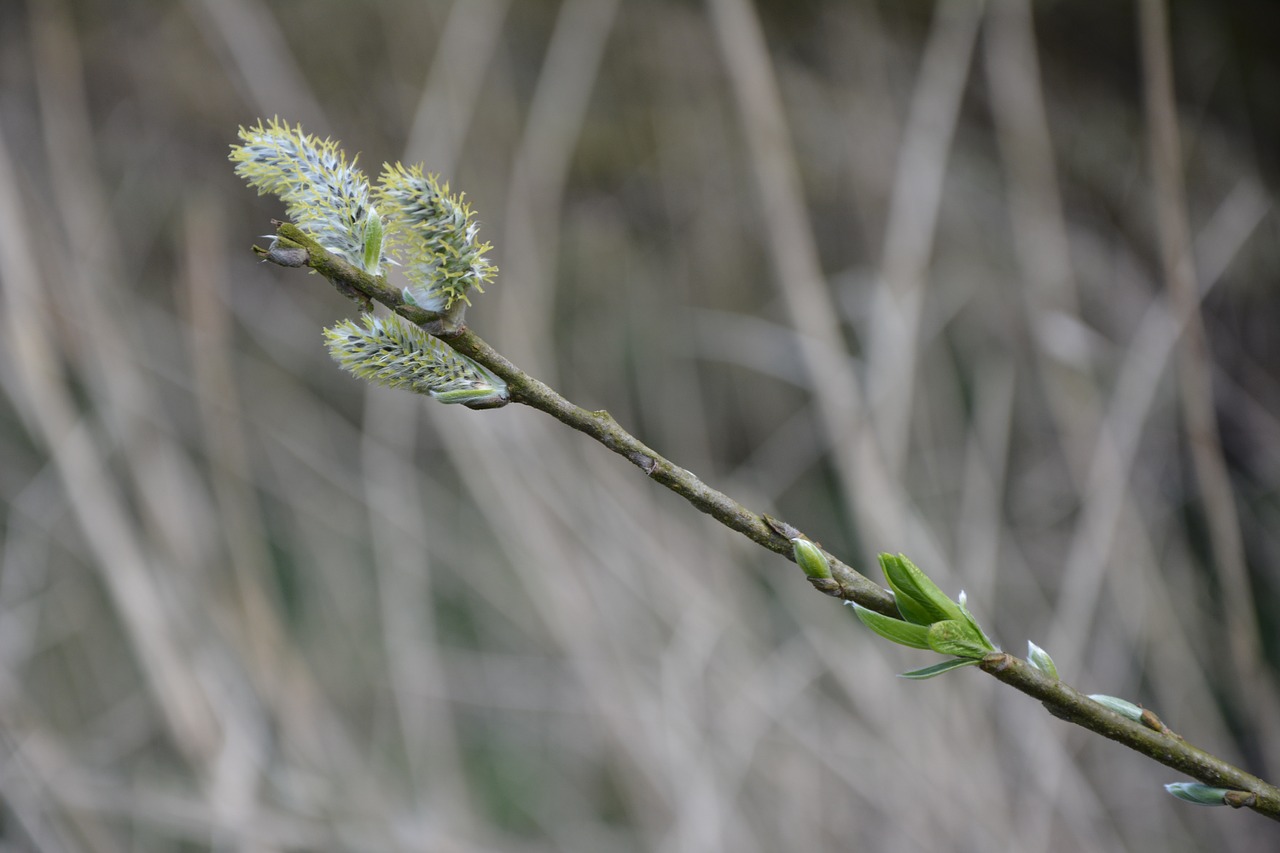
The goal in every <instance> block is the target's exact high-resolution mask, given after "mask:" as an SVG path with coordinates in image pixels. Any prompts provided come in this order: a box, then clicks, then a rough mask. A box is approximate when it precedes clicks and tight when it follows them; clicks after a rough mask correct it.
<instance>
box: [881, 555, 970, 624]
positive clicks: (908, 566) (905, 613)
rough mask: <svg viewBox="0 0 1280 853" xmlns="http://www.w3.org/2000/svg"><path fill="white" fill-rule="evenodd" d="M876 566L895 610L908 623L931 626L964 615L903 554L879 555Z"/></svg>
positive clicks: (960, 617)
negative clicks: (878, 565)
mask: <svg viewBox="0 0 1280 853" xmlns="http://www.w3.org/2000/svg"><path fill="white" fill-rule="evenodd" d="M880 568H881V570H883V571H884V577H885V580H887V581H888V582H889V588H890V589H892V590H893V595H894V598H895V599H896V600H897V603H898V612H899V613H901V614H902V618H903V619H905V620H907V621H908V622H912V623H914V624H916V625H932V624H933V623H934V622H941V621H943V620H946V619H963V618H964V614H963V613H962V612H961V610H960V608H959V607H958V606H957V605H956V603H955V602H954V601H952V600H951V599H950V598H948V597H947V596H946V594H945V593H943V591H942V590H941V589H939V588H938V585H937V584H935V583H934V582H933V581H931V580H929V578H928V577H927V576H926V575H925V573H924V572H922V571H920V570H919V569H918V568H916V565H915V564H914V563H912V562H911V561H910V560H908V559H907V558H906V557H905V556H904V555H902V554H898V555H897V556H896V557H895V556H894V555H892V554H881V555H880Z"/></svg>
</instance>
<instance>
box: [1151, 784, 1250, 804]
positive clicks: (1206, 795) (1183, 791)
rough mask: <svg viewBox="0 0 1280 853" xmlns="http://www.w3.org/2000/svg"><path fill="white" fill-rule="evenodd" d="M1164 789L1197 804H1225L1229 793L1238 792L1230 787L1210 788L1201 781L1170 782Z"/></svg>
mask: <svg viewBox="0 0 1280 853" xmlns="http://www.w3.org/2000/svg"><path fill="white" fill-rule="evenodd" d="M1164 789H1165V790H1166V791H1168V792H1169V793H1170V794H1173V795H1174V796H1175V797H1177V798H1178V799H1180V800H1185V801H1186V802H1188V803H1195V804H1196V805H1197V806H1225V805H1226V804H1227V797H1228V796H1229V795H1231V794H1235V793H1240V792H1237V791H1232V790H1231V789H1230V788H1211V787H1210V786H1208V785H1205V784H1204V783H1202V782H1170V783H1169V784H1167V785H1165V786H1164Z"/></svg>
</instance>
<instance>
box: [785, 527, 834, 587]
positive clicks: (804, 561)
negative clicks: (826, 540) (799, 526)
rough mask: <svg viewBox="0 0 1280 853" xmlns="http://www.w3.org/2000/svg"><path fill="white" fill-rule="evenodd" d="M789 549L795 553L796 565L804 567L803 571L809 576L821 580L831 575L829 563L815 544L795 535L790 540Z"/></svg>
mask: <svg viewBox="0 0 1280 853" xmlns="http://www.w3.org/2000/svg"><path fill="white" fill-rule="evenodd" d="M791 549H792V552H793V553H794V554H795V558H796V565H798V566H799V567H800V568H802V569H804V573H805V574H806V575H808V576H809V577H810V578H814V579H817V580H822V579H826V578H830V577H831V563H830V562H828V560H827V555H826V554H823V553H822V549H820V548H819V547H818V546H817V545H814V544H813V543H812V542H810V541H809V540H808V539H802V538H800V537H798V536H797V537H796V538H795V539H792V540H791Z"/></svg>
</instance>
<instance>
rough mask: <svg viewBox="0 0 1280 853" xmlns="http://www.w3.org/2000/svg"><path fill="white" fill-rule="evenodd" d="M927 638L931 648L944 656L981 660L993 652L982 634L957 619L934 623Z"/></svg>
mask: <svg viewBox="0 0 1280 853" xmlns="http://www.w3.org/2000/svg"><path fill="white" fill-rule="evenodd" d="M927 636H928V641H929V648H931V649H933V650H934V651H935V652H937V653H938V654H942V655H955V656H956V657H960V658H970V659H972V660H979V659H981V658H984V657H986V656H987V652H989V651H991V650H992V649H991V646H990V644H988V643H987V642H986V638H985V637H983V636H982V632H980V631H974V630H973V629H972V628H970V627H969V625H968V623H966V622H962V621H960V620H957V619H944V620H942V621H941V622H934V623H933V624H932V625H930V626H929V629H928V635H927Z"/></svg>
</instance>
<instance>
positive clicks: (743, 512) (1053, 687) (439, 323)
mask: <svg viewBox="0 0 1280 853" xmlns="http://www.w3.org/2000/svg"><path fill="white" fill-rule="evenodd" d="M277 235H278V239H277V241H276V243H275V244H274V245H273V246H272V247H271V248H269V249H263V248H259V247H256V246H255V247H254V251H255V252H256V253H257V254H258V255H259V256H260V257H261V258H262V259H263V260H267V261H271V262H273V263H276V264H279V265H280V266H290V267H296V266H307V267H310V268H311V269H313V270H315V271H316V272H318V273H320V274H321V275H323V276H324V277H325V278H326V279H328V280H329V282H330V283H331V284H332V285H333V286H334V287H335V288H337V290H338V291H339V292H340V293H343V294H344V295H346V296H348V297H350V298H352V299H354V300H355V301H356V302H357V304H359V305H360V306H361V307H362V308H364V309H367V308H368V307H369V303H370V302H371V301H372V302H378V303H381V304H382V305H384V306H386V307H387V308H388V309H389V310H391V311H393V312H394V313H396V314H399V315H400V316H401V317H404V318H405V319H406V320H408V321H410V322H411V323H415V324H417V325H418V326H421V327H422V328H423V329H425V330H426V331H428V332H430V333H431V334H433V335H435V336H437V337H439V338H440V339H441V340H443V341H444V342H445V343H447V344H448V345H449V346H451V347H453V348H454V349H455V350H456V351H458V352H460V353H462V354H463V355H465V356H467V357H468V358H471V359H473V360H474V361H476V362H478V363H479V364H481V365H483V366H484V367H485V368H487V369H488V370H490V371H492V372H493V373H494V374H495V375H497V376H499V377H500V378H502V379H503V380H504V381H505V382H506V383H507V385H508V388H509V390H510V392H511V401H512V402H514V403H520V404H523V405H526V406H529V407H531V408H534V409H537V410H539V411H541V412H545V413H546V414H548V415H551V416H552V417H553V418H555V419H556V420H558V421H560V422H561V423H563V424H565V425H567V426H570V427H572V428H573V429H576V430H577V431H579V432H581V433H584V434H586V435H588V436H590V437H591V438H593V439H595V440H596V441H598V442H600V443H601V444H603V445H604V446H605V447H607V448H609V449H610V450H612V451H613V452H614V453H617V454H618V455H620V456H622V457H623V458H625V459H626V460H627V461H629V462H631V463H632V464H633V465H635V466H636V467H638V468H640V470H642V471H644V473H645V474H646V475H648V476H649V478H650V479H652V480H654V481H656V482H658V483H659V484H661V485H663V486H665V487H666V488H668V489H670V490H671V491H673V492H675V493H676V494H678V495H680V496H681V497H683V498H684V499H685V500H687V501H688V502H689V503H690V504H692V505H693V506H694V507H695V508H696V509H698V510H700V511H702V512H705V513H707V514H708V515H710V516H712V517H713V518H715V519H716V520H717V521H719V522H720V523H721V524H723V525H725V526H726V527H728V528H730V529H731V530H736V531H737V532H739V533H741V534H743V535H744V536H746V537H747V538H748V539H750V540H751V541H753V542H755V543H757V544H759V545H762V546H763V547H765V548H768V549H769V550H770V551H773V552H775V553H778V554H781V555H783V556H784V557H787V558H788V559H791V560H794V555H793V548H792V545H791V541H790V540H791V539H792V538H793V537H795V536H797V535H801V534H800V532H799V531H798V530H797V529H796V528H794V527H792V526H791V525H789V524H786V523H785V522H782V521H779V520H777V519H774V518H770V517H769V516H767V515H762V514H759V513H756V512H753V511H752V510H750V509H748V508H747V507H745V506H743V505H742V504H740V503H738V502H737V501H735V500H734V499H733V498H731V497H729V496H728V495H726V494H724V493H723V492H720V491H718V490H716V489H713V488H712V487H710V486H708V485H707V484H706V483H704V482H702V481H701V480H700V479H698V477H696V476H694V474H692V473H691V472H689V471H687V470H685V469H684V468H681V467H680V466H678V465H676V464H674V463H672V462H671V461H669V460H667V459H665V458H664V457H663V456H661V455H660V454H658V453H656V452H654V451H653V450H652V449H650V448H649V447H647V446H646V445H645V444H644V443H642V442H641V441H640V440H639V439H637V438H636V437H635V436H633V435H631V434H630V433H629V432H627V431H626V430H625V429H623V428H622V427H621V426H620V425H619V424H618V422H617V421H615V420H614V419H613V416H612V415H610V414H609V413H608V412H607V411H604V410H599V411H590V410H588V409H584V408H582V407H580V406H576V405H574V404H573V403H572V402H570V401H569V400H567V399H566V398H565V397H563V396H562V395H561V394H559V393H558V392H557V391H555V389H553V388H551V387H549V386H548V385H546V384H545V383H543V382H540V381H539V380H537V379H535V378H533V377H532V376H530V375H528V374H527V373H525V372H524V371H523V370H521V369H520V368H519V367H517V366H516V365H515V364H513V363H512V362H511V361H510V360H509V359H507V358H506V357H505V356H503V355H502V354H501V353H499V352H498V351H497V350H495V349H494V348H493V347H491V346H490V345H489V344H488V343H486V342H485V341H484V340H483V339H482V338H480V336H479V335H477V334H476V333H475V332H472V331H471V330H470V329H468V328H467V327H466V326H465V325H461V324H457V323H455V322H453V321H452V320H451V318H449V317H446V316H444V315H441V314H438V313H434V312H431V311H427V310H425V309H423V308H421V307H419V306H417V305H411V304H408V303H406V302H405V301H404V297H403V296H402V295H401V293H400V291H398V290H396V289H395V288H394V287H391V286H390V285H388V284H387V282H386V280H385V279H384V278H382V277H380V276H372V275H369V274H368V273H366V272H364V271H362V270H359V269H357V268H356V267H354V266H352V265H351V264H348V263H347V262H346V261H344V260H342V259H341V258H339V257H337V256H335V255H332V254H330V253H329V252H328V251H326V250H325V249H324V248H323V247H322V246H320V245H319V244H318V243H316V241H315V240H313V239H311V238H310V237H309V236H308V235H306V234H305V233H304V232H302V231H301V230H300V229H299V228H298V227H297V226H295V225H293V224H291V223H287V222H283V223H277ZM304 253H305V254H304ZM823 553H824V554H825V555H826V557H827V559H828V560H829V561H830V563H831V574H832V578H831V579H829V580H827V579H810V583H812V584H813V586H814V587H816V588H817V589H818V590H819V591H821V592H824V593H826V594H827V595H831V596H833V597H836V598H841V599H844V600H845V601H853V602H856V603H858V604H860V605H862V606H863V607H866V608H868V609H871V610H875V611H877V612H879V613H883V614H885V615H887V616H892V617H895V618H898V615H899V614H898V610H897V607H896V606H895V604H894V599H893V595H892V593H890V592H889V591H888V590H885V589H883V588H882V587H880V586H879V585H878V584H876V583H875V582H873V581H871V580H870V579H869V578H867V577H865V576H863V575H861V574H859V573H858V572H857V571H855V570H854V569H853V568H851V567H849V566H848V565H846V564H845V563H843V562H841V561H840V560H839V559H837V558H836V557H835V556H834V555H831V554H829V553H827V552H826V551H825V550H824V551H823ZM980 668H981V669H982V671H983V672H986V673H987V674H989V675H991V676H993V677H994V678H996V679H997V680H999V681H1001V682H1003V683H1005V684H1007V685H1009V686H1010V687H1013V688H1014V689H1015V690H1019V691H1021V692H1022V693H1025V694H1027V695H1028V696H1031V697H1033V698H1035V699H1038V700H1039V701H1040V702H1041V703H1042V704H1043V705H1044V706H1045V708H1046V709H1047V710H1048V711H1049V712H1050V713H1051V714H1053V715H1054V716H1056V717H1058V718H1060V719H1062V720H1066V721H1067V722H1070V723H1074V724H1075V725H1078V726H1081V727H1082V728H1085V729H1088V730H1089V731H1091V732H1094V733H1096V734H1099V735H1102V736H1103V737H1105V738H1108V739H1110V740H1113V741H1115V742H1117V743H1120V744H1123V745H1124V746H1127V747H1129V748H1130V749H1132V750H1134V751H1136V752H1140V753H1142V754H1143V755H1145V756H1147V757H1148V758H1151V759H1153V760H1155V761H1158V762H1160V763H1161V764H1163V765H1165V766H1166V767H1170V768H1173V769H1174V770H1177V771H1178V772H1180V773H1185V774H1186V775H1187V776H1190V777H1191V778H1193V779H1196V780H1197V781H1199V782H1203V783H1204V784H1206V785H1210V786H1212V787H1218V788H1228V789H1231V790H1232V791H1239V792H1242V793H1241V794H1240V795H1235V796H1231V797H1229V798H1228V804H1229V805H1231V806H1233V807H1235V808H1249V809H1252V810H1253V811H1255V812H1257V813H1259V814H1261V815H1264V816H1266V817H1269V818H1271V819H1272V820H1276V821H1280V788H1277V787H1276V786H1274V785H1272V784H1270V783H1268V782H1266V781H1264V780H1262V779H1260V778H1258V777H1257V776H1254V775H1252V774H1250V773H1246V772H1245V771H1244V770H1241V769H1240V768H1238V767H1235V766H1234V765H1232V764H1230V763H1229V762H1227V761H1225V760H1223V759H1221V758H1218V757H1216V756H1214V755H1212V754H1210V753H1208V752H1206V751H1204V750H1202V749H1199V748H1197V747H1194V746H1192V745H1191V744H1189V743H1187V742H1186V741H1185V740H1184V739H1183V738H1182V737H1180V736H1179V735H1177V734H1174V733H1173V732H1172V731H1170V730H1169V729H1168V727H1166V726H1165V725H1164V724H1163V723H1161V722H1160V721H1159V719H1158V718H1157V717H1156V716H1155V715H1154V714H1150V713H1149V712H1148V713H1146V714H1144V716H1143V722H1139V721H1135V720H1130V719H1128V718H1127V717H1123V716H1121V715H1120V714H1117V713H1115V712H1114V711H1112V710H1110V709H1108V708H1105V707H1103V706H1102V705H1100V704H1098V703H1097V702H1095V701H1093V700H1092V699H1090V698H1089V697H1088V696H1086V695H1084V694H1082V693H1080V692H1079V691H1078V690H1076V689H1075V688H1073V687H1071V686H1070V685H1068V684H1065V683H1064V682H1062V681H1060V680H1058V679H1055V678H1051V677H1050V676H1047V675H1045V674H1044V673H1042V672H1040V671H1039V670H1037V669H1036V668H1035V667H1033V666H1031V665H1030V664H1028V663H1027V662H1026V661H1024V660H1021V659H1020V658H1017V657H1014V656H1013V655H1010V654H1006V653H1004V652H996V653H993V654H990V655H988V656H987V657H986V658H984V659H983V660H982V661H981V664H980Z"/></svg>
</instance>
